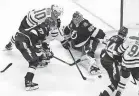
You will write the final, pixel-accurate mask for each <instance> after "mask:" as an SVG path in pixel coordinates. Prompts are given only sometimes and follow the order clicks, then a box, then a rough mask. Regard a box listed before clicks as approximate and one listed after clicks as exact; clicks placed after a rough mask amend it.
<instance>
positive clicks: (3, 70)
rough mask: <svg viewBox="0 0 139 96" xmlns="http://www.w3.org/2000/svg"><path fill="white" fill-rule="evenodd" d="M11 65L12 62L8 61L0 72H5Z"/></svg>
mask: <svg viewBox="0 0 139 96" xmlns="http://www.w3.org/2000/svg"><path fill="white" fill-rule="evenodd" d="M11 65H12V63H9V64H8V65H7V66H6V67H5V68H4V69H3V70H1V71H0V73H3V72H5V71H6V70H7V69H8V68H9V67H10V66H11Z"/></svg>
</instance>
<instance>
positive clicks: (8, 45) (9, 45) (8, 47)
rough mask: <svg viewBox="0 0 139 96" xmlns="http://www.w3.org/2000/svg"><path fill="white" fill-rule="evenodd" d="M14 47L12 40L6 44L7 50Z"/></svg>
mask: <svg viewBox="0 0 139 96" xmlns="http://www.w3.org/2000/svg"><path fill="white" fill-rule="evenodd" d="M12 49H13V48H12V43H11V42H9V43H8V44H7V45H6V46H5V51H6V50H12Z"/></svg>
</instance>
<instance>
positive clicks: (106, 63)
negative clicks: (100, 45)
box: [99, 27, 128, 96]
mask: <svg viewBox="0 0 139 96" xmlns="http://www.w3.org/2000/svg"><path fill="white" fill-rule="evenodd" d="M127 33H128V29H127V28H126V27H122V28H121V29H120V30H119V32H118V35H114V36H112V37H111V38H110V39H108V40H107V42H106V48H105V49H103V50H102V52H101V55H100V58H101V64H102V66H103V67H104V68H105V69H106V71H107V73H108V75H109V78H110V81H111V85H109V86H108V88H107V89H106V90H104V91H103V93H100V95H99V96H111V94H112V92H113V91H114V90H115V89H116V88H117V85H118V82H119V80H120V74H119V67H118V66H119V63H120V62H121V60H122V57H121V55H118V53H117V49H118V47H119V46H120V45H121V44H122V43H123V42H124V39H125V37H126V36H127Z"/></svg>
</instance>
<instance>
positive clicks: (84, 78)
mask: <svg viewBox="0 0 139 96" xmlns="http://www.w3.org/2000/svg"><path fill="white" fill-rule="evenodd" d="M68 50H69V53H70V55H71V57H72V59H73V61H74V62H75V65H76V67H77V69H78V71H79V73H80V75H81V76H82V78H83V80H86V79H87V78H86V77H85V76H84V75H83V73H82V72H81V70H80V68H79V66H78V65H77V63H76V61H75V59H74V57H73V55H72V53H71V51H70V49H69V48H68Z"/></svg>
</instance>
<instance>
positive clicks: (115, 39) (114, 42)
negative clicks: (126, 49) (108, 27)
mask: <svg viewBox="0 0 139 96" xmlns="http://www.w3.org/2000/svg"><path fill="white" fill-rule="evenodd" d="M123 42H124V39H123V38H122V37H120V36H119V35H114V36H112V37H111V38H110V39H109V40H108V42H107V45H106V51H107V53H108V55H109V56H110V57H112V58H113V55H118V54H117V50H118V47H119V46H120V45H121V44H122V43H123Z"/></svg>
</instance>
